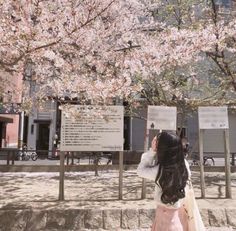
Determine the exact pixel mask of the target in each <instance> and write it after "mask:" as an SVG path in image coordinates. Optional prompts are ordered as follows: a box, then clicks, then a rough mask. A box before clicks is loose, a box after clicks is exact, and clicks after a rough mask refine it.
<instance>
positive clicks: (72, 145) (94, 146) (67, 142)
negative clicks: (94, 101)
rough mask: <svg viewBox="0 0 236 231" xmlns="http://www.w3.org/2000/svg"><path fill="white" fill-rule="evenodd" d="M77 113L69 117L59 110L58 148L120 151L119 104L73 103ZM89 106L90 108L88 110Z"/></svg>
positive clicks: (120, 113) (121, 147)
mask: <svg viewBox="0 0 236 231" xmlns="http://www.w3.org/2000/svg"><path fill="white" fill-rule="evenodd" d="M75 107H77V110H78V112H79V114H80V116H79V117H78V118H70V117H68V116H66V114H65V112H63V111H62V126H61V145H60V149H61V151H123V120H124V119H123V118H124V115H123V107H122V106H107V107H103V108H102V110H101V108H99V110H100V111H99V116H88V110H89V111H90V113H91V114H94V115H95V113H93V112H94V111H93V110H96V107H88V106H75ZM91 110H92V111H91Z"/></svg>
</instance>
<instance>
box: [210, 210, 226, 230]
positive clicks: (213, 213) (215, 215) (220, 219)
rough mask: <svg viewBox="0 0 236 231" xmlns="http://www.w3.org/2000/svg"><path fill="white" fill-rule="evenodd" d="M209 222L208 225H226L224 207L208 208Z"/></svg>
mask: <svg viewBox="0 0 236 231" xmlns="http://www.w3.org/2000/svg"><path fill="white" fill-rule="evenodd" d="M208 216H209V224H210V226H215V227H220V226H227V218H226V212H225V209H220V208H218V209H209V210H208Z"/></svg>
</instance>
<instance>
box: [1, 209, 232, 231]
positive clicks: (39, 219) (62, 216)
mask: <svg viewBox="0 0 236 231" xmlns="http://www.w3.org/2000/svg"><path fill="white" fill-rule="evenodd" d="M200 211H201V215H202V218H203V221H204V223H205V225H206V226H207V227H213V226H214V227H226V226H229V227H236V216H235V214H236V209H233V208H229V209H228V208H227V209H224V208H217V209H216V208H215V209H201V210H200ZM154 215H155V209H143V208H142V209H129V208H127V209H73V208H72V209H66V207H65V209H49V210H48V209H47V210H37V209H19V210H17V209H1V210H0V221H1V222H0V230H1V231H16V230H17V231H21V230H22V231H23V230H24V231H32V230H34V231H37V230H80V231H83V230H99V229H104V230H119V229H127V230H139V229H145V228H150V226H151V224H152V220H153V218H154Z"/></svg>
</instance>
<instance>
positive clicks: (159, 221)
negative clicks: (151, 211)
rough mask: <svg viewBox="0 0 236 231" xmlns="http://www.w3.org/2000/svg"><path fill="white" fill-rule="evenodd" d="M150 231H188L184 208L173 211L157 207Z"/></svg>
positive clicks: (172, 209)
mask: <svg viewBox="0 0 236 231" xmlns="http://www.w3.org/2000/svg"><path fill="white" fill-rule="evenodd" d="M152 231H188V216H187V213H186V211H185V210H184V207H183V206H182V207H180V208H178V209H174V208H167V207H165V206H161V205H158V206H157V209H156V215H155V220H154V223H153V225H152Z"/></svg>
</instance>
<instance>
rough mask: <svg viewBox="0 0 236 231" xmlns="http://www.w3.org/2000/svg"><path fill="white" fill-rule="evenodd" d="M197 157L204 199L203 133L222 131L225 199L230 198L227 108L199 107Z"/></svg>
mask: <svg viewBox="0 0 236 231" xmlns="http://www.w3.org/2000/svg"><path fill="white" fill-rule="evenodd" d="M198 123H199V157H200V176H201V177H200V179H201V196H202V198H205V178H204V165H203V133H204V130H205V129H222V130H223V131H224V150H225V177H226V198H232V194H231V171H230V147H229V121H228V110H227V107H225V106H224V107H199V108H198Z"/></svg>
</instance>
